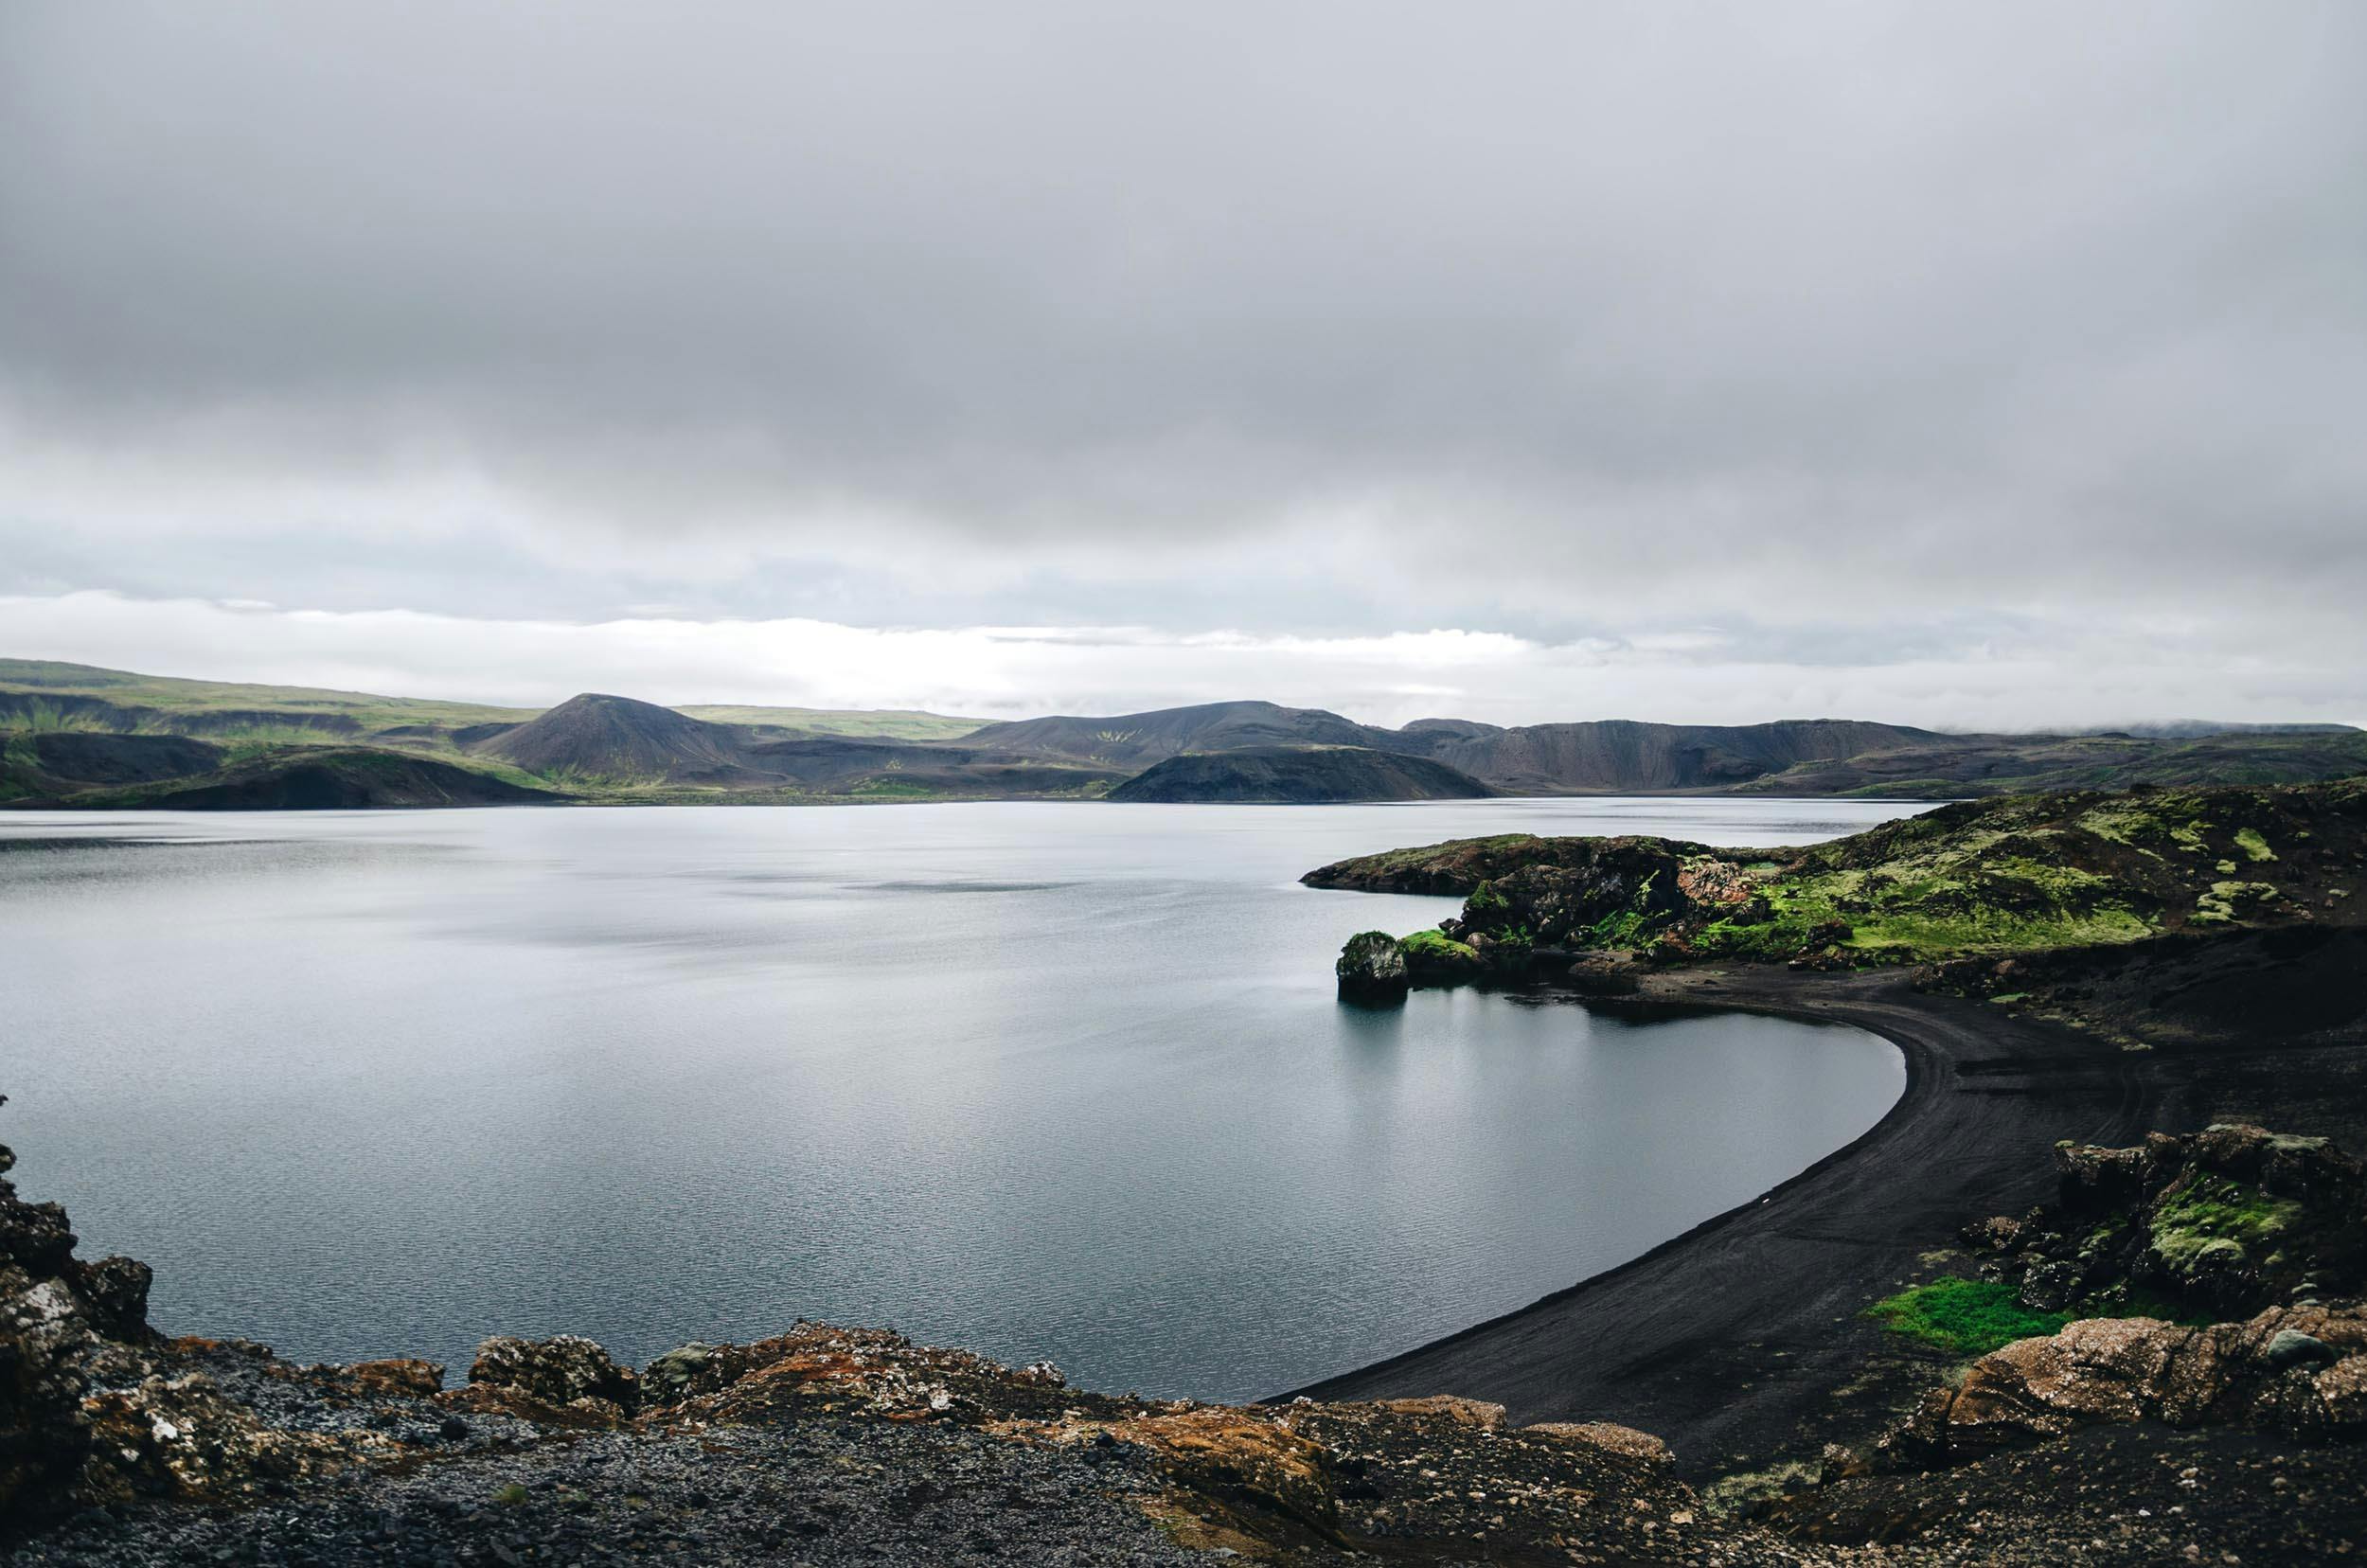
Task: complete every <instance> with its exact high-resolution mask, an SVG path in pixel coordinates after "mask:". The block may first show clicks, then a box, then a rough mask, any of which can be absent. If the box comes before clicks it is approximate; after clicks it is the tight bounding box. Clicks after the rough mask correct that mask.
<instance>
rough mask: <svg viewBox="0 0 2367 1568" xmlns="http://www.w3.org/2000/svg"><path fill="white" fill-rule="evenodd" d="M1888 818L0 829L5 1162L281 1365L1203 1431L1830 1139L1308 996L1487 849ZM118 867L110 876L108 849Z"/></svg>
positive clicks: (703, 816) (1687, 1061)
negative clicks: (402, 1359) (706, 1349)
mask: <svg viewBox="0 0 2367 1568" xmlns="http://www.w3.org/2000/svg"><path fill="white" fill-rule="evenodd" d="M1897 814H1899V810H1898V809H1896V808H1888V807H1878V806H1861V805H1857V804H1844V803H1832V802H1814V803H1800V802H1770V801H1687V800H1651V801H1642V800H1630V801H1623V800H1587V801H1566V800H1565V801H1480V802H1442V803H1436V804H1425V805H1418V806H1375V807H1324V808H1309V807H1300V808H1290V807H1280V808H1264V807H1213V808H1211V807H1163V806H1138V807H1115V806H1107V805H1098V804H1075V805H1065V804H1064V805H979V806H898V807H868V808H864V807H857V808H843V809H812V808H810V809H804V810H763V809H755V808H723V809H708V810H681V811H666V810H638V811H632V810H626V811H618V810H608V811H602V810H569V811H532V810H528V811H449V812H431V813H385V814H369V813H352V814H344V813H340V814H302V815H297V814H273V815H254V816H236V817H221V816H200V815H168V814H156V815H143V816H137V817H130V816H119V817H106V818H95V817H68V816H59V815H37V814H29V813H0V840H19V841H22V840H26V839H40V840H48V841H57V840H75V841H94V842H76V843H75V844H74V845H73V846H71V847H50V848H26V849H17V850H14V851H12V852H7V853H0V954H5V958H0V967H5V973H6V982H7V994H8V1000H9V1007H8V1013H9V1024H8V1027H7V1030H6V1034H5V1039H0V1090H5V1091H6V1092H7V1093H8V1094H9V1096H11V1098H10V1103H9V1106H8V1108H7V1110H6V1111H5V1112H0V1141H5V1142H8V1143H9V1144H12V1145H14V1146H15V1147H16V1148H17V1149H18V1151H19V1153H20V1155H21V1156H22V1167H21V1169H20V1172H19V1175H20V1177H21V1180H22V1185H24V1186H25V1187H26V1189H27V1192H28V1194H29V1195H30V1196H33V1197H37V1198H58V1199H61V1200H62V1201H64V1202H65V1203H66V1204H67V1205H68V1206H69V1208H70V1209H71V1210H72V1212H73V1215H74V1218H75V1221H76V1222H77V1228H78V1230H80V1233H81V1235H82V1237H83V1238H84V1246H85V1252H86V1255H89V1256H96V1255H97V1254H98V1253H101V1252H110V1251H116V1252H127V1253H130V1254H132V1255H133V1256H138V1257H142V1258H145V1259H147V1260H149V1261H150V1262H151V1263H153V1264H154V1265H155V1267H156V1271H157V1279H156V1292H155V1299H154V1316H155V1318H156V1320H157V1321H158V1322H159V1323H160V1324H162V1325H163V1326H165V1327H168V1328H169V1329H170V1330H172V1331H175V1332H204V1333H239V1334H243V1335H246V1336H248V1337H251V1338H256V1339H260V1340H263V1341H265V1342H267V1343H270V1344H272V1345H276V1346H277V1347H278V1348H279V1349H280V1351H281V1352H282V1353H283V1354H287V1355H292V1356H295V1357H300V1358H304V1359H336V1360H343V1359H350V1358H356V1357H363V1356H373V1355H387V1354H396V1353H404V1354H425V1355H431V1356H434V1357H436V1358H437V1359H439V1360H444V1361H447V1362H449V1363H454V1371H455V1373H456V1372H457V1371H459V1370H460V1369H462V1368H464V1367H465V1366H466V1364H467V1362H468V1359H469V1356H470V1353H471V1350H472V1346H473V1345H474V1344H475V1342H476V1341H477V1340H478V1339H479V1338H480V1337H482V1336H483V1335H485V1334H487V1333H490V1332H494V1331H497V1330H499V1331H509V1332H518V1333H527V1334H543V1333H553V1332H558V1331H561V1330H573V1331H577V1332H581V1333H587V1334H590V1335H592V1336H593V1337H595V1338H596V1339H598V1340H600V1341H601V1342H603V1343H604V1344H606V1345H609V1346H610V1347H611V1349H612V1350H614V1351H615V1352H616V1353H617V1354H618V1355H619V1356H620V1357H622V1358H626V1359H629V1360H631V1361H632V1362H634V1363H640V1362H643V1361H646V1360H647V1359H648V1358H649V1357H650V1356H652V1355H654V1354H656V1353H657V1352H659V1351H662V1350H664V1349H666V1348H667V1347H668V1346H670V1345H675V1344H678V1343H680V1342H682V1341H684V1340H687V1339H694V1338H703V1339H710V1340H713V1339H724V1338H732V1339H748V1338H754V1337H757V1336H760V1335H762V1334H765V1333H768V1332H773V1331H777V1330H778V1329H780V1328H782V1327H786V1326H787V1325H788V1324H789V1323H790V1321H791V1320H792V1319H794V1318H796V1317H798V1316H800V1315H805V1316H811V1317H829V1318H834V1319H837V1320H840V1321H845V1322H861V1323H883V1324H893V1325H894V1326H896V1327H900V1328H903V1329H905V1330H907V1331H909V1332H912V1333H915V1334H917V1335H920V1336H924V1337H926V1338H930V1339H934V1340H937V1341H940V1342H950V1343H957V1344H962V1345H970V1346H973V1347H975V1348H979V1349H983V1350H986V1351H988V1352H991V1353H994V1354H997V1355H1000V1356H1003V1357H1006V1358H1008V1359H1012V1360H1032V1359H1035V1358H1037V1357H1040V1356H1049V1357H1051V1358H1053V1359H1054V1360H1056V1361H1058V1362H1059V1363H1061V1364H1062V1365H1063V1366H1064V1367H1066V1368H1067V1369H1068V1370H1069V1371H1070V1373H1071V1374H1072V1376H1074V1377H1076V1378H1077V1379H1078V1380H1079V1381H1084V1382H1086V1383H1088V1384H1090V1385H1095V1386H1101V1387H1108V1388H1115V1389H1124V1388H1139V1389H1141V1390H1143V1391H1145V1392H1155V1393H1160V1394H1191V1395H1197V1396H1201V1397H1208V1398H1239V1397H1248V1396H1255V1395H1261V1394H1267V1393H1272V1392H1273V1391H1275V1390H1277V1389H1280V1388H1283V1387H1287V1386H1290V1385H1292V1384H1295V1383H1299V1382H1303V1381H1308V1380H1309V1379H1312V1378H1315V1377H1318V1376H1321V1375H1324V1374H1327V1373H1332V1372H1338V1371H1342V1370H1344V1369H1347V1368H1349V1367H1353V1366H1356V1365H1359V1364H1361V1363H1365V1362H1368V1361H1371V1360H1374V1359H1375V1358H1377V1357H1379V1356H1382V1355H1386V1354H1389V1353H1391V1352H1394V1351H1397V1350H1402V1349H1405V1348H1408V1347H1410V1346H1412V1345H1417V1344H1420V1343H1422V1342H1423V1341H1425V1340H1429V1339H1432V1338H1434V1337H1436V1336H1437V1335H1439V1334H1442V1333H1445V1332H1449V1331H1450V1330H1452V1329H1455V1328H1458V1327H1464V1326H1466V1325H1468V1324H1469V1323H1472V1322H1474V1321H1477V1320H1479V1319H1481V1318H1485V1317H1487V1316H1490V1315H1492V1314H1494V1313H1498V1312H1502V1311H1504V1310H1509V1309H1511V1308H1514V1307H1517V1306H1520V1305H1522V1304H1523V1303H1525V1302H1527V1301H1530V1300H1533V1299H1535V1298H1536V1297H1537V1296H1539V1295H1541V1294H1543V1293H1545V1292H1550V1291H1553V1290H1557V1289H1559V1288H1560V1287H1562V1286H1565V1285H1568V1284H1570V1283H1571V1282H1573V1281H1575V1280H1576V1279H1579V1278H1581V1277H1583V1276H1585V1275H1587V1274H1593V1273H1594V1272H1596V1271H1598V1270H1601V1269H1605V1268H1608V1267H1610V1266H1611V1265H1613V1264H1616V1263H1618V1262H1620V1261H1622V1260H1624V1259H1626V1258H1628V1257H1630V1256H1634V1255H1635V1254H1637V1253H1639V1252H1642V1251H1644V1250H1646V1249H1647V1248H1649V1247H1651V1246H1652V1245H1654V1244H1655V1243H1657V1242H1659V1241H1661V1240H1664V1239H1665V1238H1668V1237H1670V1236H1672V1235H1675V1234H1676V1233H1678V1232H1680V1231H1682V1230H1683V1229H1685V1228H1687V1227H1688V1226H1690V1225H1692V1224H1694V1223H1696V1222H1697V1221H1700V1220H1703V1219H1705V1218H1707V1217H1708V1216H1710V1215H1712V1214H1715V1213H1717V1212H1718V1211H1719V1210H1721V1209H1725V1208H1728V1207H1731V1206H1733V1205H1734V1204H1735V1203H1741V1202H1743V1201H1745V1200H1747V1199H1748V1198H1749V1197H1751V1196H1752V1195H1753V1193H1756V1192H1758V1191H1761V1190H1763V1189H1765V1188H1766V1187H1768V1186H1771V1185H1773V1184H1775V1183H1776V1182H1779V1181H1781V1180H1783V1179H1784V1178H1785V1177H1787V1176H1789V1175H1791V1174H1792V1173H1794V1172H1795V1171H1797V1170H1799V1169H1800V1168H1802V1167H1805V1166H1806V1165H1808V1164H1810V1163H1812V1162H1813V1161H1815V1160H1816V1159H1818V1158H1820V1157H1821V1156H1823V1155H1824V1154H1825V1153H1826V1152H1828V1151H1830V1150H1831V1149H1835V1148H1837V1147H1839V1146H1840V1145H1842V1143H1845V1142H1847V1141H1848V1140H1849V1139H1850V1138H1852V1137H1854V1136H1856V1135H1857V1134H1858V1133H1859V1132H1860V1131H1863V1130H1864V1129H1865V1128H1867V1127H1869V1126H1871V1125H1872V1124H1873V1123H1874V1122H1875V1121H1876V1120H1878V1118H1879V1117H1880V1116H1881V1114H1883V1113H1884V1112H1885V1111H1886V1110H1887V1109H1888V1108H1889V1107H1890V1105H1891V1104H1892V1102H1893V1101H1894V1100H1895V1098H1896V1097H1897V1095H1898V1093H1899V1091H1900V1089H1901V1087H1902V1084H1903V1071H1902V1067H1901V1063H1900V1061H1899V1059H1898V1056H1897V1054H1896V1053H1895V1051H1894V1050H1893V1049H1892V1048H1891V1047H1890V1046H1889V1045H1887V1044H1886V1043H1884V1042H1881V1041H1878V1040H1877V1039H1875V1038H1873V1037H1871V1036H1869V1035H1865V1034H1862V1033H1860V1032H1857V1031H1855V1030H1851V1029H1846V1028H1838V1027H1822V1026H1816V1025H1801V1024H1791V1023H1785V1022H1779V1021H1773V1020H1768V1019H1754V1018H1747V1017H1739V1016H1729V1017H1702V1018H1687V1019H1681V1020H1675V1021H1666V1022H1653V1023H1648V1024H1639V1023H1629V1022H1623V1021H1621V1020H1618V1019H1614V1018H1611V1017H1609V1016H1603V1015H1597V1014H1593V1013H1590V1012H1588V1011H1587V1010H1585V1009H1584V1008H1581V1007H1576V1006H1574V1005H1570V1004H1566V1003H1561V1004H1536V1003H1525V1002H1521V1001H1516V1000H1512V999H1507V998H1504V997H1494V996H1484V995H1477V994H1471V993H1468V992H1467V993H1444V994H1441V993H1425V994H1417V995H1416V996H1415V997H1414V998H1413V1000H1412V1001H1411V1002H1410V1003H1409V1005H1408V1006H1407V1007H1405V1008H1404V1009H1403V1010H1402V1011H1396V1012H1368V1011H1360V1010H1354V1009H1349V1008H1344V1007H1341V1006H1339V1005H1338V1004H1337V1003H1336V1002H1335V1001H1334V1000H1333V997H1332V989H1331V977H1330V966H1331V959H1332V956H1333V954H1334V953H1336V952H1337V951H1338V948H1339V945H1340V943H1341V941H1342V940H1343V939H1344V937H1345V936H1346V935H1348V934H1349V933H1351V932H1354V931H1359V930H1362V929H1365V928H1367V927H1371V926H1380V927H1384V928H1388V929H1393V930H1397V931H1410V930H1414V929H1416V928H1418V927H1421V926H1425V925H1430V924H1434V923H1435V922H1436V921H1437V920H1438V919H1439V918H1442V917H1444V916H1446V915H1449V914H1451V913H1453V909H1454V905H1453V904H1452V903H1451V902H1450V901H1449V900H1433V899H1410V898H1380V897H1375V896H1370V895H1358V894H1352V893H1318V892H1313V891H1309V890H1308V889H1305V888H1301V887H1299V886H1297V885H1296V884H1295V882H1294V879H1295V878H1296V877H1297V875H1298V874H1299V873H1300V872H1301V871H1304V870H1306V869H1307V868H1308V867H1310V866H1313V865H1316V864H1320V863H1322V862H1325V861H1328V860H1332V859H1335V858H1337V857H1339V856H1342V855H1345V854H1352V853H1358V852H1361V851H1366V850H1373V849H1380V848H1387V847H1392V846H1399V845H1406V844H1417V843H1427V842H1431V841H1433V840H1436V839H1442V838H1448V837H1454V836H1461V835H1465V834H1470V833H1480V832H1502V831H1508V830H1515V829H1531V830H1537V831H1543V832H1604V831H1646V832H1661V833H1671V834H1681V835H1682V836H1685V837H1689V838H1699V839H1706V840H1710V841H1712V842H1725V843H1734V844H1776V843H1785V842H1802V841H1806V840H1807V839H1811V838H1817V837H1823V836H1827V835H1830V834H1834V833H1839V832H1844V831H1848V830H1851V829H1855V828H1858V827H1860V826H1863V825H1866V824H1867V823H1870V822H1873V821H1877V820H1881V819H1884V818H1886V817H1889V816H1894V815H1897ZM102 839H114V840H123V839H133V840H137V841H138V842H136V843H132V844H124V843H120V842H118V843H112V844H110V843H100V842H95V841H98V840H102Z"/></svg>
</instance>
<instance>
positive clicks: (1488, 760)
mask: <svg viewBox="0 0 2367 1568" xmlns="http://www.w3.org/2000/svg"><path fill="white" fill-rule="evenodd" d="M1399 733H1400V737H1401V739H1400V742H1399V744H1398V746H1397V748H1394V749H1400V750H1403V749H1413V748H1411V747H1409V746H1408V745H1407V744H1406V742H1407V741H1408V740H1413V741H1418V742H1419V743H1420V744H1419V748H1418V749H1419V750H1420V751H1421V752H1422V754H1423V755H1425V756H1427V757H1433V758H1435V759H1436V760H1438V761H1441V762H1444V763H1446V764H1447V765H1448V766H1450V767H1453V768H1458V769H1461V770H1462V771H1463V772H1465V773H1468V774H1469V775H1472V776H1473V777H1475V778H1484V779H1486V780H1487V782H1489V783H1490V784H1493V785H1495V786H1496V787H1497V788H1498V789H1500V790H1504V791H1506V792H1509V793H1527V794H1561V793H1590V792H1602V793H1629V792H1635V793H1652V792H1659V791H1669V790H1713V789H1727V788H1732V787H1734V786H1735V785H1738V784H1745V783H1748V782H1750V781H1752V780H1753V779H1757V778H1763V777H1766V776H1767V775H1770V774H1776V773H1781V772H1782V771H1784V770H1785V769H1787V768H1790V767H1792V766H1794V765H1796V764H1798V763H1801V762H1806V761H1814V760H1837V759H1839V758H1842V757H1856V756H1859V755H1860V754H1861V753H1865V752H1878V751H1893V750H1897V749H1900V748H1906V747H1914V746H1922V745H1928V744H1931V743H1932V742H1934V741H1939V740H1943V739H1949V738H1947V737H1943V736H1940V735H1938V734H1935V733H1934V732H1932V731H1930V730H1920V729H1912V728H1909V727H1907V726H1904V725H1900V724H1875V723H1864V722H1858V721H1853V720H1845V719H1787V720H1780V721H1778V722H1774V723H1768V724H1652V723H1643V722H1636V721H1633V720H1626V719H1606V720H1600V721H1596V722H1588V723H1575V724H1530V725H1526V726H1523V727H1522V728H1519V729H1505V730H1492V729H1486V728H1484V727H1482V728H1478V729H1477V732H1476V733H1474V732H1473V729H1472V728H1467V727H1466V726H1464V725H1461V724H1457V723H1452V722H1441V721H1436V720H1432V721H1426V722H1422V723H1420V724H1418V725H1410V726H1408V728H1407V729H1406V730H1405V731H1401V732H1399Z"/></svg>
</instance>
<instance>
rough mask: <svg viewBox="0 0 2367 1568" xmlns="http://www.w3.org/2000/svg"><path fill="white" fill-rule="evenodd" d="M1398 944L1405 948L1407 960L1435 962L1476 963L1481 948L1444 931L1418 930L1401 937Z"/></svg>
mask: <svg viewBox="0 0 2367 1568" xmlns="http://www.w3.org/2000/svg"><path fill="white" fill-rule="evenodd" d="M1397 945H1398V946H1399V947H1401V948H1403V949H1405V956H1406V960H1407V962H1409V963H1411V962H1414V961H1415V960H1417V959H1426V960H1428V961H1430V962H1433V963H1443V964H1476V963H1478V962H1479V950H1478V949H1476V948H1474V947H1472V946H1471V945H1470V944H1469V943H1468V942H1458V941H1456V940H1455V939H1454V938H1453V937H1451V936H1450V935H1447V934H1446V933H1445V932H1443V931H1417V932H1415V933H1414V934H1413V935H1411V936H1406V937H1403V938H1401V939H1400V940H1399V941H1398V943H1397Z"/></svg>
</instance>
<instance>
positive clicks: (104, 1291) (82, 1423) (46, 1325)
mask: <svg viewBox="0 0 2367 1568" xmlns="http://www.w3.org/2000/svg"><path fill="white" fill-rule="evenodd" d="M5 1103H7V1096H0V1104H5ZM15 1167H16V1155H15V1153H14V1152H13V1151H11V1150H10V1149H6V1148H0V1517H9V1516H12V1515H13V1516H17V1517H23V1518H36V1517H39V1516H40V1515H42V1514H44V1513H50V1512H54V1511H57V1510H59V1509H61V1508H63V1507H66V1506H70V1505H71V1504H72V1503H73V1502H74V1501H75V1500H76V1488H78V1487H79V1486H80V1483H81V1481H82V1477H83V1471H84V1469H85V1466H86V1465H87V1463H88V1462H89V1460H90V1458H91V1455H92V1453H93V1452H94V1447H95V1444H96V1438H95V1436H94V1434H93V1431H92V1423H91V1418H90V1416H89V1414H88V1413H87V1412H86V1411H85V1409H84V1408H83V1403H84V1400H85V1399H86V1398H87V1396H88V1395H89V1393H90V1390H91V1387H92V1384H93V1381H94V1374H95V1372H96V1370H97V1369H98V1365H99V1363H101V1362H102V1361H103V1360H104V1359H105V1357H106V1355H107V1352H108V1349H109V1346H110V1344H111V1342H113V1341H118V1340H120V1341H130V1342H138V1341H144V1340H146V1339H148V1338H150V1337H151V1336H150V1334H149V1329H148V1321H147V1309H148V1280H149V1274H148V1270H147V1268H146V1267H145V1266H143V1265H141V1264H138V1263H134V1262H133V1261H132V1260H131V1259H129V1258H122V1257H110V1258H105V1259H102V1260H100V1261H99V1262H97V1263H83V1262H81V1261H80V1260H78V1259H77V1258H76V1257H75V1256H74V1243H75V1237H74V1230H73V1227H72V1226H71V1225H70V1224H68V1222H67V1221H66V1216H65V1210H64V1209H62V1208H61V1207H59V1206H58V1205H57V1204H56V1203H26V1202H25V1201H24V1200H23V1199H21V1198H19V1197H18V1196H17V1194H16V1185H15V1184H14V1183H13V1182H10V1181H9V1180H8V1173H9V1171H11V1170H13V1169H14V1168H15Z"/></svg>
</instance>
